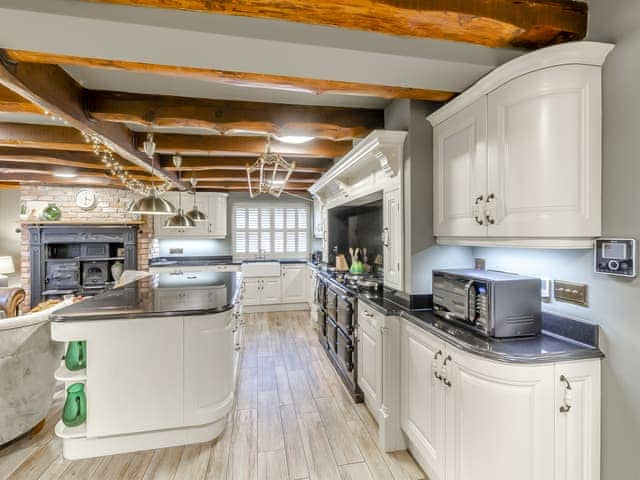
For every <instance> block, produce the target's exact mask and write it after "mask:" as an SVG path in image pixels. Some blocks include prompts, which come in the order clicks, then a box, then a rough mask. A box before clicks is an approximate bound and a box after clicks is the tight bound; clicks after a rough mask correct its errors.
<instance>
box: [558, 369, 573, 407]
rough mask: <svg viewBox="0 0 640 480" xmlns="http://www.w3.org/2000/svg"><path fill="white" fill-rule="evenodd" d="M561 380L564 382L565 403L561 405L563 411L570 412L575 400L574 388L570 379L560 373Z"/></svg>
mask: <svg viewBox="0 0 640 480" xmlns="http://www.w3.org/2000/svg"><path fill="white" fill-rule="evenodd" d="M560 381H561V382H562V383H564V405H561V406H560V412H561V413H568V412H569V410H571V406H572V405H571V403H572V402H573V395H572V388H571V383H569V379H568V378H567V377H565V376H564V375H560Z"/></svg>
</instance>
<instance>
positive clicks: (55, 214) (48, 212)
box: [42, 203, 62, 222]
mask: <svg viewBox="0 0 640 480" xmlns="http://www.w3.org/2000/svg"><path fill="white" fill-rule="evenodd" d="M61 216H62V211H61V210H60V208H59V207H58V206H57V205H56V204H54V203H50V204H49V205H47V206H46V207H45V209H44V210H42V218H43V219H44V220H47V221H49V222H54V221H56V220H60V217H61Z"/></svg>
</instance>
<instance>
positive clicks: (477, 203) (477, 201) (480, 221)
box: [473, 195, 484, 225]
mask: <svg viewBox="0 0 640 480" xmlns="http://www.w3.org/2000/svg"><path fill="white" fill-rule="evenodd" d="M483 200H484V196H483V195H479V196H477V197H476V199H475V201H474V202H473V206H474V210H475V212H476V213H475V215H474V216H473V219H474V220H475V221H476V223H477V224H478V225H484V220H483V219H482V217H480V216H478V213H480V212H479V211H478V209H479V208H480V202H482V201H483Z"/></svg>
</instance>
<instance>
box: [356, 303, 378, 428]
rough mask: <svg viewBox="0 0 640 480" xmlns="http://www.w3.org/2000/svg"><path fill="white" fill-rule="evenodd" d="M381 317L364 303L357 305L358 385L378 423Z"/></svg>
mask: <svg viewBox="0 0 640 480" xmlns="http://www.w3.org/2000/svg"><path fill="white" fill-rule="evenodd" d="M383 324H384V318H383V315H382V314H380V313H378V312H376V311H374V310H373V309H371V308H370V307H368V306H367V305H366V304H364V303H359V305H358V385H359V386H360V388H361V389H362V393H363V394H364V401H365V403H366V405H367V407H368V408H369V411H370V412H371V414H372V415H373V416H374V417H375V418H376V419H377V420H378V422H380V408H381V407H382V334H381V328H382V325H383Z"/></svg>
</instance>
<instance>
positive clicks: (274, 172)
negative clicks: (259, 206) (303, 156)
mask: <svg viewBox="0 0 640 480" xmlns="http://www.w3.org/2000/svg"><path fill="white" fill-rule="evenodd" d="M295 168H296V164H295V162H291V163H289V162H287V161H286V160H285V159H284V158H282V155H280V154H279V153H273V152H271V136H268V137H267V150H266V152H264V153H262V154H260V156H259V157H258V160H256V162H255V163H254V164H253V165H251V166H247V182H248V184H249V196H250V197H251V198H254V197H257V196H258V195H260V194H262V193H268V194H269V195H273V196H274V197H276V198H279V197H280V195H281V194H282V192H283V191H284V189H285V187H286V186H287V182H288V181H289V177H291V174H292V173H293V171H294V170H295Z"/></svg>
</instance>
